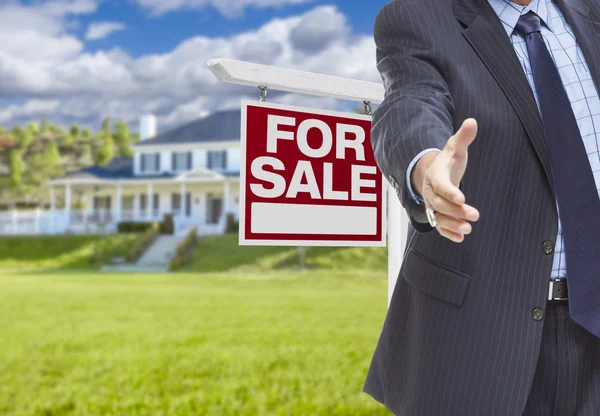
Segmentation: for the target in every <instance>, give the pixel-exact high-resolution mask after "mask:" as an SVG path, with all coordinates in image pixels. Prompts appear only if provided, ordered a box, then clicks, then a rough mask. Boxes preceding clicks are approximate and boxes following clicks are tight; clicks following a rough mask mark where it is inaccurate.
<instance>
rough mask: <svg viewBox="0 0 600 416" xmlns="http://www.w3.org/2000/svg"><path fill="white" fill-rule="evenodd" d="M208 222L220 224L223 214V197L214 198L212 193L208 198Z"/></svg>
mask: <svg viewBox="0 0 600 416" xmlns="http://www.w3.org/2000/svg"><path fill="white" fill-rule="evenodd" d="M206 202H207V205H208V206H207V207H206V213H207V215H206V222H207V223H208V224H218V223H219V219H220V218H221V215H222V214H223V199H222V198H214V197H213V196H212V195H208V198H206Z"/></svg>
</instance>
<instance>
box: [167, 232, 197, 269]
mask: <svg viewBox="0 0 600 416" xmlns="http://www.w3.org/2000/svg"><path fill="white" fill-rule="evenodd" d="M197 243H198V229H197V228H196V227H194V228H192V229H191V230H190V232H189V233H188V234H187V235H186V236H185V238H184V239H183V240H182V241H181V242H180V243H179V244H177V248H175V256H174V257H173V259H172V260H171V264H170V265H169V270H171V271H175V270H179V269H181V268H182V267H183V266H185V265H186V264H188V263H189V261H190V254H191V252H192V250H193V249H194V247H195V246H196V244H197Z"/></svg>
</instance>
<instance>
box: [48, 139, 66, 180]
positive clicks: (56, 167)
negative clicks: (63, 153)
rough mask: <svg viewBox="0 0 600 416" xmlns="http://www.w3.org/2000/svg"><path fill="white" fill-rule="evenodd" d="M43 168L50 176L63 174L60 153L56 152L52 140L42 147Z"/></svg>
mask: <svg viewBox="0 0 600 416" xmlns="http://www.w3.org/2000/svg"><path fill="white" fill-rule="evenodd" d="M44 169H45V170H46V172H47V173H48V174H49V176H50V177H52V176H59V175H62V174H63V168H62V164H61V161H60V153H59V152H58V146H57V145H56V141H54V140H53V141H51V142H50V143H49V144H48V145H47V146H46V148H45V149H44Z"/></svg>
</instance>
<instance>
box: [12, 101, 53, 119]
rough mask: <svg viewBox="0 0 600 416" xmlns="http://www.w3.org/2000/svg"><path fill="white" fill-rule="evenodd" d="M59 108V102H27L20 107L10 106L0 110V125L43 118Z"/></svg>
mask: <svg viewBox="0 0 600 416" xmlns="http://www.w3.org/2000/svg"><path fill="white" fill-rule="evenodd" d="M59 106H60V101H59V100H29V101H27V102H26V103H25V104H23V105H21V106H18V105H11V106H8V107H6V108H3V109H1V110H0V123H6V122H7V121H11V120H23V119H31V118H38V117H43V116H45V115H46V114H48V113H51V112H53V111H56V110H57V109H58V107H59Z"/></svg>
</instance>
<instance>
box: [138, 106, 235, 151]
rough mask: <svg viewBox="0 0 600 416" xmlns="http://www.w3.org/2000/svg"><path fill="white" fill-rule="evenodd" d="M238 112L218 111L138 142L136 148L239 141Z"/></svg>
mask: <svg viewBox="0 0 600 416" xmlns="http://www.w3.org/2000/svg"><path fill="white" fill-rule="evenodd" d="M240 126H241V115H240V110H229V111H219V112H216V113H213V114H211V115H209V116H207V117H204V118H200V119H197V120H194V121H192V122H189V123H187V124H184V125H183V126H179V127H177V128H175V129H172V130H169V131H166V132H164V133H160V134H158V135H156V136H154V137H153V138H151V139H147V140H144V141H140V142H138V143H136V144H135V146H136V147H138V146H156V145H171V144H186V143H209V142H224V141H231V140H239V138H240Z"/></svg>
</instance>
